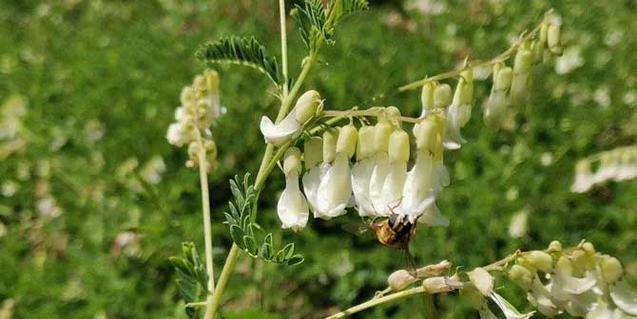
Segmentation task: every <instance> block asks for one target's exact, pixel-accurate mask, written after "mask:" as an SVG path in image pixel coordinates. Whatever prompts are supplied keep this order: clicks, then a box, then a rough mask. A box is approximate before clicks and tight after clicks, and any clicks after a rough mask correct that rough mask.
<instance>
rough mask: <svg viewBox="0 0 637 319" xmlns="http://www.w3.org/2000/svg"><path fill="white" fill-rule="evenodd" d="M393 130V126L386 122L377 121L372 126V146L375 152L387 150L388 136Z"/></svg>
mask: <svg viewBox="0 0 637 319" xmlns="http://www.w3.org/2000/svg"><path fill="white" fill-rule="evenodd" d="M393 131H394V126H393V125H391V124H389V123H388V122H385V121H383V122H379V123H378V124H376V126H374V148H375V149H376V152H387V151H388V149H389V137H390V136H391V133H392V132H393Z"/></svg>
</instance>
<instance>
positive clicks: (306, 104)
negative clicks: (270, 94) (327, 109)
mask: <svg viewBox="0 0 637 319" xmlns="http://www.w3.org/2000/svg"><path fill="white" fill-rule="evenodd" d="M320 104H321V95H320V94H319V93H318V92H316V91H315V90H309V91H307V92H305V93H303V95H301V96H300V97H299V99H298V100H296V105H295V106H294V110H295V114H294V116H295V119H296V121H297V122H299V124H304V123H305V122H307V121H308V120H309V119H311V118H312V117H313V116H314V115H315V114H316V110H317V109H318V106H319V105H320Z"/></svg>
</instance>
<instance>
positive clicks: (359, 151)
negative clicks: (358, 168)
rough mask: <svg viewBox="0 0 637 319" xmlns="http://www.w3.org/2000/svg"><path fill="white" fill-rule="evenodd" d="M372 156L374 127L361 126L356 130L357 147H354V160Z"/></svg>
mask: <svg viewBox="0 0 637 319" xmlns="http://www.w3.org/2000/svg"><path fill="white" fill-rule="evenodd" d="M373 154H374V127H373V126H361V128H359V129H358V145H357V146H356V160H358V161H360V160H362V159H365V158H368V157H370V156H372V155H373Z"/></svg>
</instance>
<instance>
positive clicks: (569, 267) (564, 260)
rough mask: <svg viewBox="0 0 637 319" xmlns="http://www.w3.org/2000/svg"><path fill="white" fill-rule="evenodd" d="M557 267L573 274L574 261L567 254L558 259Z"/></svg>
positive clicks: (563, 271)
mask: <svg viewBox="0 0 637 319" xmlns="http://www.w3.org/2000/svg"><path fill="white" fill-rule="evenodd" d="M555 268H556V269H557V270H559V271H560V272H562V273H564V274H566V275H569V276H570V275H572V274H573V263H572V262H571V260H570V259H568V257H566V256H562V257H560V258H559V259H558V260H557V263H556V264H555Z"/></svg>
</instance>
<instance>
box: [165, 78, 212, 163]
mask: <svg viewBox="0 0 637 319" xmlns="http://www.w3.org/2000/svg"><path fill="white" fill-rule="evenodd" d="M222 113H223V109H222V107H221V105H220V102H219V75H218V74H217V72H216V71H214V70H207V71H205V72H204V73H203V74H201V75H198V76H196V77H195V79H194V81H193V83H192V85H190V86H186V87H184V88H183V90H182V91H181V106H179V107H178V108H177V109H176V110H175V122H174V123H172V124H170V126H168V131H167V133H166V139H167V140H168V143H170V144H172V145H175V146H178V147H181V146H184V145H188V155H189V157H190V159H189V160H188V162H187V163H186V165H187V166H188V167H194V166H197V165H199V157H198V153H199V149H200V148H201V147H203V148H204V149H205V152H206V162H207V163H206V164H205V165H206V168H207V170H208V171H210V170H212V169H213V168H214V166H215V164H216V158H217V145H216V144H215V141H214V139H213V136H212V132H211V131H210V126H211V125H213V124H214V122H215V120H216V119H217V118H218V117H219V116H221V114H222Z"/></svg>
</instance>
